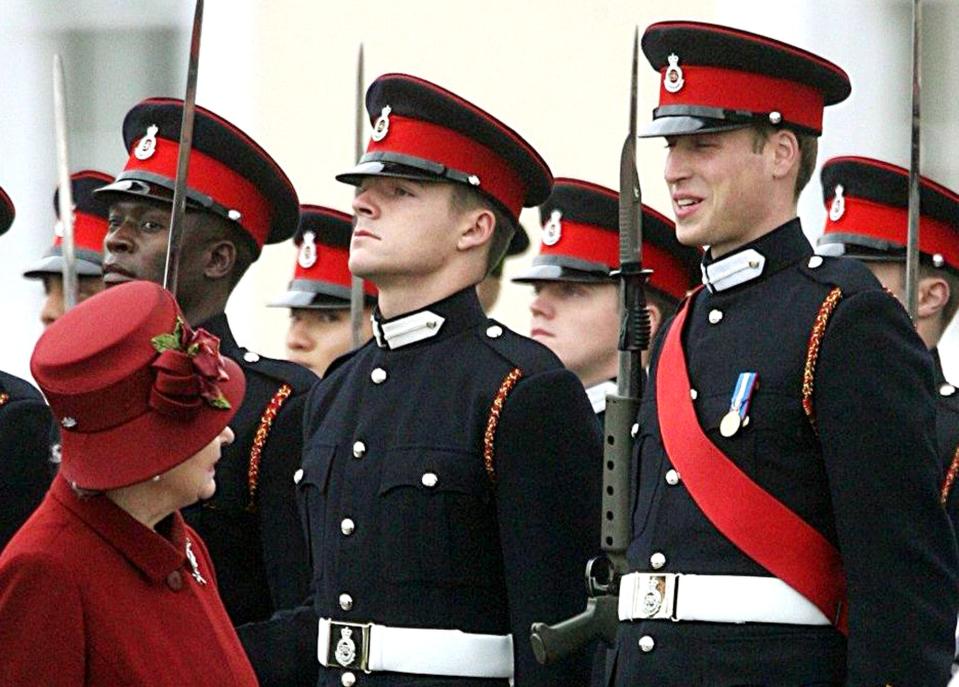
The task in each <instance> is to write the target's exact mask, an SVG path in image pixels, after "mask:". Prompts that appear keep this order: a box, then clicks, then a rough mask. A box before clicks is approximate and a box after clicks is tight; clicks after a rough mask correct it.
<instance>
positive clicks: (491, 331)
mask: <svg viewBox="0 0 959 687" xmlns="http://www.w3.org/2000/svg"><path fill="white" fill-rule="evenodd" d="M486 336H488V337H489V338H491V339H498V338H499V337H501V336H503V328H502V327H500V326H499V325H498V324H494V325H492V326H491V327H487V328H486Z"/></svg>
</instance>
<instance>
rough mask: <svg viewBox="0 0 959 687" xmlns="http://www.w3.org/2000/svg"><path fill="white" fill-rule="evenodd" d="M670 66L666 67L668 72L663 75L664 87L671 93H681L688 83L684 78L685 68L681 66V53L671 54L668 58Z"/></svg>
mask: <svg viewBox="0 0 959 687" xmlns="http://www.w3.org/2000/svg"><path fill="white" fill-rule="evenodd" d="M667 59H668V60H669V66H668V67H666V73H665V74H664V75H663V88H665V89H666V90H667V91H669V92H670V93H679V92H680V91H681V90H683V86H685V85H686V80H685V79H683V68H682V67H680V66H679V55H677V54H676V53H673V54H671V55H670V56H669V57H668V58H667Z"/></svg>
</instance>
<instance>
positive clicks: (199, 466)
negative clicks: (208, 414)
mask: <svg viewBox="0 0 959 687" xmlns="http://www.w3.org/2000/svg"><path fill="white" fill-rule="evenodd" d="M232 442H233V430H232V429H230V428H229V427H224V428H223V431H221V432H220V433H219V434H218V435H217V436H216V437H214V439H213V441H211V442H210V443H209V444H207V445H206V446H204V447H203V448H202V449H200V450H199V451H198V452H197V453H195V454H194V455H193V456H191V457H190V458H188V459H187V460H185V461H183V462H182V463H180V464H179V465H177V466H176V467H175V468H173V469H172V470H170V471H168V472H167V473H165V474H164V475H163V476H162V479H161V480H160V481H159V482H158V483H157V485H158V486H160V487H161V488H163V489H164V490H166V491H167V492H168V493H170V495H171V496H172V497H173V499H174V500H175V501H176V503H177V508H183V507H185V506H189V505H190V504H193V503H196V502H197V501H201V500H204V499H208V498H210V497H211V496H213V494H214V493H215V492H216V482H215V481H214V477H215V476H216V463H217V461H218V460H220V449H221V447H223V446H226V445H227V444H230V443H232Z"/></svg>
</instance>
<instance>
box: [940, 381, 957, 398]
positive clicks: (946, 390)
mask: <svg viewBox="0 0 959 687" xmlns="http://www.w3.org/2000/svg"><path fill="white" fill-rule="evenodd" d="M954 393H956V387H954V386H953V385H952V384H950V383H949V382H946V383H945V384H943V385H942V386H940V387H939V395H940V396H952V395H953V394H954Z"/></svg>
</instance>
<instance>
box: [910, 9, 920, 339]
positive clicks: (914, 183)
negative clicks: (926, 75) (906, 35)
mask: <svg viewBox="0 0 959 687" xmlns="http://www.w3.org/2000/svg"><path fill="white" fill-rule="evenodd" d="M921 29H922V3H921V0H913V3H912V122H911V129H912V136H911V141H910V144H911V145H910V148H911V154H910V157H909V229H908V233H907V236H906V311H907V312H908V313H909V317H910V318H911V319H912V321H913V323H916V322H917V321H918V319H917V318H918V316H919V206H920V195H919V169H920V167H919V149H920V137H919V134H920V130H919V110H920V100H921V98H920V95H921V88H920V86H921V84H920V80H921V67H922V35H921Z"/></svg>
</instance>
